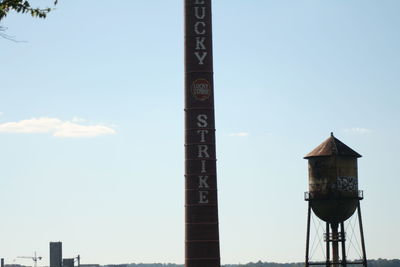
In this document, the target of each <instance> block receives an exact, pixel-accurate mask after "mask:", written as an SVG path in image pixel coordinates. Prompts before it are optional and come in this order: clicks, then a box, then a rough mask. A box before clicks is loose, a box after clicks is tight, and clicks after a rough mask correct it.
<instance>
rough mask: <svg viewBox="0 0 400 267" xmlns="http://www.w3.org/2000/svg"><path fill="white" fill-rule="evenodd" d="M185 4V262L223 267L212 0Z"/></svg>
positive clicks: (200, 266) (198, 266) (194, 266)
mask: <svg viewBox="0 0 400 267" xmlns="http://www.w3.org/2000/svg"><path fill="white" fill-rule="evenodd" d="M184 2H185V222H186V224H185V225H186V229H185V239H186V240H185V242H186V244H185V265H186V267H220V252H219V231H218V205H217V204H218V203H217V181H216V180H217V179H216V178H217V176H216V155H215V120H214V92H213V91H214V88H213V86H214V83H213V62H212V31H211V30H212V27H211V0H184Z"/></svg>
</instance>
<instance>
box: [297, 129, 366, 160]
mask: <svg viewBox="0 0 400 267" xmlns="http://www.w3.org/2000/svg"><path fill="white" fill-rule="evenodd" d="M333 155H336V156H350V157H357V158H360V157H361V155H360V154H358V153H357V152H355V151H354V150H353V149H351V148H350V147H348V146H346V145H345V144H344V143H343V142H342V141H340V140H339V139H337V138H336V137H334V136H333V133H331V136H330V137H329V138H328V139H326V140H325V141H324V142H323V143H322V144H320V145H319V146H317V147H316V148H314V150H313V151H311V152H310V153H308V154H307V155H306V156H305V157H304V158H305V159H308V158H312V157H323V156H333Z"/></svg>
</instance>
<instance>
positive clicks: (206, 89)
mask: <svg viewBox="0 0 400 267" xmlns="http://www.w3.org/2000/svg"><path fill="white" fill-rule="evenodd" d="M191 89H192V94H193V96H194V98H196V99H197V100H200V101H204V100H206V99H208V98H209V97H210V95H211V86H210V83H209V82H208V81H207V80H206V79H197V80H195V81H194V82H193V83H192V88H191Z"/></svg>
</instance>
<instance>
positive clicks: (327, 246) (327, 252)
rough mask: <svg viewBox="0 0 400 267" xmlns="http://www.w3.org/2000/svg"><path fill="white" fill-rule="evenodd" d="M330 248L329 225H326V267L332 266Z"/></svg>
mask: <svg viewBox="0 0 400 267" xmlns="http://www.w3.org/2000/svg"><path fill="white" fill-rule="evenodd" d="M330 258H331V256H330V246H329V223H328V222H327V223H326V267H329V266H331V264H330Z"/></svg>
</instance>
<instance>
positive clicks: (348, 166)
mask: <svg viewBox="0 0 400 267" xmlns="http://www.w3.org/2000/svg"><path fill="white" fill-rule="evenodd" d="M360 157H361V155H360V154H358V153H357V152H355V151H354V150H353V149H351V148H350V147H348V146H346V145H345V144H344V143H342V142H341V141H340V140H338V139H337V138H335V137H334V136H333V133H331V136H330V137H329V138H328V139H326V140H325V141H324V142H323V143H322V144H320V145H319V146H317V147H316V148H315V149H314V150H313V151H311V152H310V153H308V154H307V155H306V156H305V157H304V158H305V159H307V160H308V173H309V176H308V185H309V192H306V193H305V200H306V201H308V216H307V239H306V261H305V266H306V267H308V266H311V265H325V266H333V267H338V266H347V265H349V264H359V265H362V266H367V257H366V253H365V242H364V233H363V226H362V220H361V209H360V200H362V199H363V192H362V191H359V190H358V168H357V159H358V158H360ZM356 211H357V213H358V222H359V229H360V239H361V240H360V241H361V247H362V254H363V255H362V259H360V260H355V261H348V260H347V258H346V233H345V228H344V222H345V221H346V220H347V219H349V218H350V217H351V216H352V215H353V214H354V213H355V212H356ZM311 212H313V213H314V214H315V215H316V216H317V217H318V218H319V219H321V220H322V221H324V222H325V223H326V228H325V231H326V232H325V234H324V241H325V242H326V252H325V257H326V259H325V261H324V262H311V261H310V258H309V252H310V250H309V246H310V216H311ZM339 245H340V246H341V258H340V257H339ZM331 249H332V257H331V254H330V252H331Z"/></svg>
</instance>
